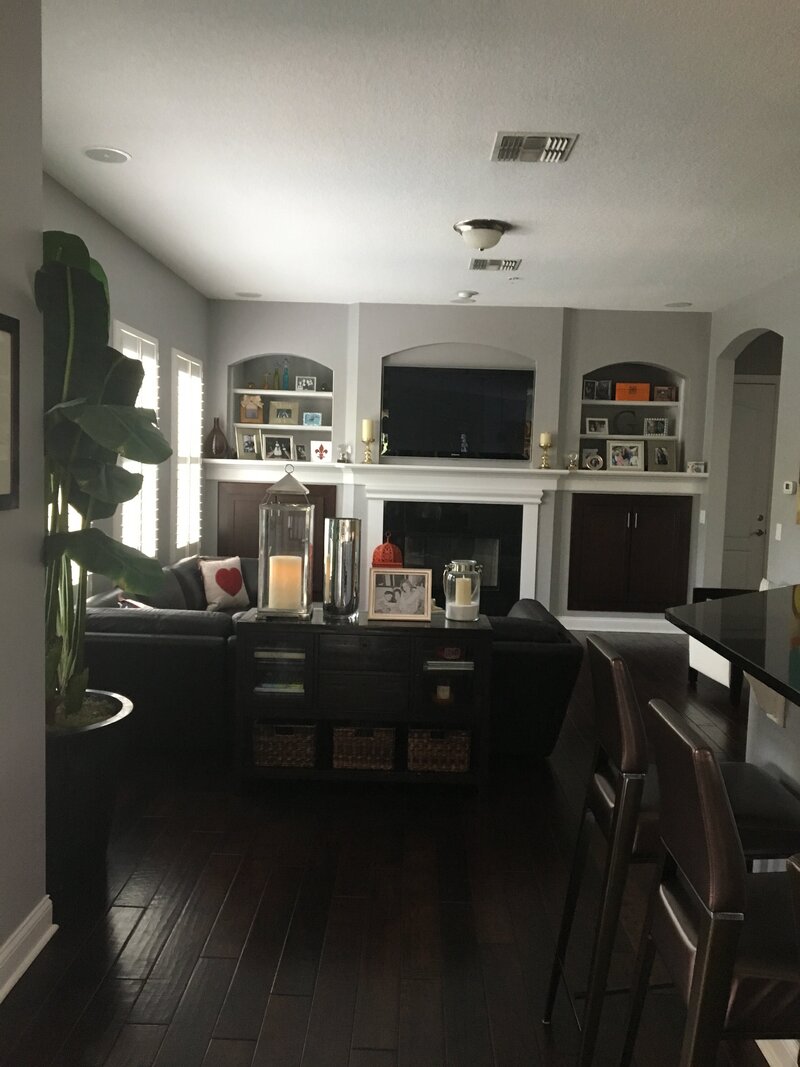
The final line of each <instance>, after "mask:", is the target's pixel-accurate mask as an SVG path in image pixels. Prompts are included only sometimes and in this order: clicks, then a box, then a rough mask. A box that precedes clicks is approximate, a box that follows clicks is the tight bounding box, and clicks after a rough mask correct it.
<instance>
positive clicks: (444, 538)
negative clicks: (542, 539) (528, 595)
mask: <svg viewBox="0 0 800 1067" xmlns="http://www.w3.org/2000/svg"><path fill="white" fill-rule="evenodd" d="M383 523H384V529H385V530H388V531H391V535H392V541H394V543H395V544H396V545H398V546H399V548H400V549H401V551H402V553H403V562H404V563H405V565H406V566H407V567H430V569H431V570H432V571H433V598H434V600H435V601H436V603H437V604H438V605H439V606H440V607H444V592H443V589H442V571H443V569H444V565H445V564H446V563H449V562H450V560H451V559H475V560H477V561H478V562H479V563H480V564H481V565H482V567H483V576H482V580H481V611H482V612H483V613H484V614H486V615H505V614H506V613H507V612H508V610H509V608H510V607H511V606H512V605H513V604H514V602H515V601H517V600H519V595H520V561H521V553H522V507H521V505H518V504H473V503H456V502H453V503H449V502H448V503H442V502H439V501H432V500H427V501H407V500H386V501H385V503H384V509H383Z"/></svg>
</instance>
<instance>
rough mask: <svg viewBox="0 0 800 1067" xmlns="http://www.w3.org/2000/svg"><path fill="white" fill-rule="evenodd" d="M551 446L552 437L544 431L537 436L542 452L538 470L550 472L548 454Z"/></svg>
mask: <svg viewBox="0 0 800 1067" xmlns="http://www.w3.org/2000/svg"><path fill="white" fill-rule="evenodd" d="M552 444H553V435H552V434H551V433H548V432H547V431H546V430H545V431H544V432H542V433H540V434H539V448H541V450H542V458H541V459H540V460H539V470H543V471H549V470H550V456H549V455H548V452H549V451H550V448H551V447H552Z"/></svg>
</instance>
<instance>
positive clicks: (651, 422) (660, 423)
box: [644, 419, 669, 437]
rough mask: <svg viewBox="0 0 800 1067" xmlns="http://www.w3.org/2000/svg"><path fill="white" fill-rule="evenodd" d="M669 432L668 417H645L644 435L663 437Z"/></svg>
mask: <svg viewBox="0 0 800 1067" xmlns="http://www.w3.org/2000/svg"><path fill="white" fill-rule="evenodd" d="M668 432H669V419H645V420H644V435H645V437H663V436H664V434H666V433H668Z"/></svg>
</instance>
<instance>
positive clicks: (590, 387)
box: [583, 378, 597, 400]
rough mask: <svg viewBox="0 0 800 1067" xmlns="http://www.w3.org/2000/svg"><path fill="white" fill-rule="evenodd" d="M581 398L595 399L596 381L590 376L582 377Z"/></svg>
mask: <svg viewBox="0 0 800 1067" xmlns="http://www.w3.org/2000/svg"><path fill="white" fill-rule="evenodd" d="M583 399H584V400H596V399H597V382H596V381H594V380H593V379H592V378H584V379H583Z"/></svg>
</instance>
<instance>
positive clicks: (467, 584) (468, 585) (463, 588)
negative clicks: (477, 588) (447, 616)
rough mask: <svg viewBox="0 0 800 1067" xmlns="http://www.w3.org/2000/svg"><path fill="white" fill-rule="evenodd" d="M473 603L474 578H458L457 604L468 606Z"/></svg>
mask: <svg viewBox="0 0 800 1067" xmlns="http://www.w3.org/2000/svg"><path fill="white" fill-rule="evenodd" d="M471 603H472V579H471V578H456V604H459V605H460V606H461V607H466V605H467V604H471Z"/></svg>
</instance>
